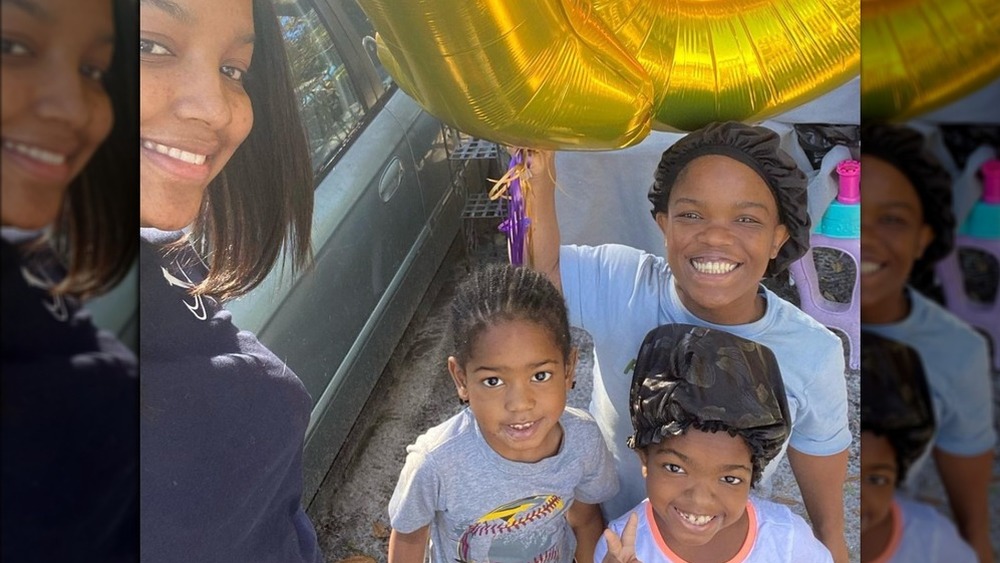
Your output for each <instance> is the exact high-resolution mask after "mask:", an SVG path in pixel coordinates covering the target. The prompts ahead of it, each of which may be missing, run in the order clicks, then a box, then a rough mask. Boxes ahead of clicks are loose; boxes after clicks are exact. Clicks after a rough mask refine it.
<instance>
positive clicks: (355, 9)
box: [341, 0, 393, 92]
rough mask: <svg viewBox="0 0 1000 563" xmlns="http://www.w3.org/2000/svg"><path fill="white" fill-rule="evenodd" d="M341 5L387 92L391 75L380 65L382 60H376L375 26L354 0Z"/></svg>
mask: <svg viewBox="0 0 1000 563" xmlns="http://www.w3.org/2000/svg"><path fill="white" fill-rule="evenodd" d="M341 5H342V6H343V8H344V13H345V14H347V20H348V23H349V25H350V26H351V27H352V28H354V31H356V32H357V33H358V35H359V36H360V37H361V41H362V43H363V44H364V46H365V50H366V51H367V52H368V56H369V57H370V58H371V60H372V64H374V65H375V70H376V71H377V72H378V77H379V79H380V80H382V85H383V86H385V92H388V91H389V88H390V87H391V86H392V84H393V82H392V77H391V76H389V72H388V71H387V70H385V67H384V66H382V62H381V61H379V60H378V53H377V52H376V50H375V27H374V26H372V22H371V20H369V19H368V16H367V15H366V14H365V12H364V10H362V9H361V6H359V5H358V3H357V1H356V0H343V2H342V3H341Z"/></svg>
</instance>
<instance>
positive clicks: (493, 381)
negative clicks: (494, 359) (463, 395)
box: [483, 377, 503, 388]
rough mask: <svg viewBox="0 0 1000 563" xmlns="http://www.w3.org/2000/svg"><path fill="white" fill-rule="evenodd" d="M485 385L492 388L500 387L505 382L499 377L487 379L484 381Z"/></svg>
mask: <svg viewBox="0 0 1000 563" xmlns="http://www.w3.org/2000/svg"><path fill="white" fill-rule="evenodd" d="M483 385H484V386H486V387H490V388H493V387H500V386H501V385H503V381H501V380H500V378H499V377H487V378H486V379H484V380H483Z"/></svg>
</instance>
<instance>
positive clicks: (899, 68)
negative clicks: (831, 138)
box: [861, 0, 1000, 121]
mask: <svg viewBox="0 0 1000 563" xmlns="http://www.w3.org/2000/svg"><path fill="white" fill-rule="evenodd" d="M861 44H862V49H863V52H864V57H863V58H862V61H861V116H862V118H863V119H866V120H870V119H888V120H899V121H902V120H907V119H910V118H913V117H916V116H919V115H921V114H924V113H927V112H929V111H931V110H934V109H937V108H939V107H941V106H944V105H946V104H948V103H950V102H953V101H955V100H958V99H960V98H962V97H964V96H966V95H967V94H969V93H971V92H973V91H975V90H977V89H978V88H981V87H983V86H985V85H986V84H987V83H989V82H991V81H993V80H995V79H996V78H997V77H998V76H1000V4H998V3H997V1H996V0H947V1H941V0H939V1H929V0H862V2H861Z"/></svg>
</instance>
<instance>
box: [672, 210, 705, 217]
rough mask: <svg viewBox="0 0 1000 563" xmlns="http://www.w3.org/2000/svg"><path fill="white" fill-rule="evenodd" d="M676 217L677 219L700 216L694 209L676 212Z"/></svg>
mask: <svg viewBox="0 0 1000 563" xmlns="http://www.w3.org/2000/svg"><path fill="white" fill-rule="evenodd" d="M677 217H678V218H679V219H699V218H701V216H700V215H698V214H697V213H695V212H694V211H684V212H682V213H678V214H677Z"/></svg>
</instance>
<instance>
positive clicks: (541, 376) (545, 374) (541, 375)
mask: <svg viewBox="0 0 1000 563" xmlns="http://www.w3.org/2000/svg"><path fill="white" fill-rule="evenodd" d="M531 379H533V380H534V381H537V382H540V383H541V382H545V381H548V380H550V379H552V372H550V371H540V372H538V373H536V374H535V375H533V376H531Z"/></svg>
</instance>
